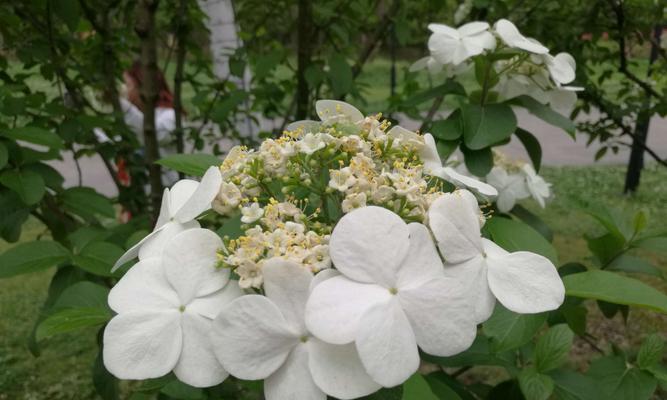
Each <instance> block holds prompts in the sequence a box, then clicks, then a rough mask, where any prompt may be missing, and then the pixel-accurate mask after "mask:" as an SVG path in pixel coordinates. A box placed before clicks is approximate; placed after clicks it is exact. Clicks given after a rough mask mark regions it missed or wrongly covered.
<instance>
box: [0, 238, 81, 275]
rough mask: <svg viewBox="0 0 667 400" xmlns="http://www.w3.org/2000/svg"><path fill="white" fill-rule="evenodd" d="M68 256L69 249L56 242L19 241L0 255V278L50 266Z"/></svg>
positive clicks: (64, 259)
mask: <svg viewBox="0 0 667 400" xmlns="http://www.w3.org/2000/svg"><path fill="white" fill-rule="evenodd" d="M69 257H70V254H69V251H68V250H67V249H66V248H64V247H63V246H62V245H61V244H60V243H57V242H53V241H50V240H36V241H34V242H27V243H21V244H19V245H16V246H14V247H12V248H10V249H9V250H7V251H5V252H4V253H2V254H1V255H0V278H8V277H11V276H16V275H20V274H27V273H30V272H36V271H41V270H43V269H47V268H51V267H53V266H55V265H57V264H60V263H62V262H64V261H66V260H67V259H69Z"/></svg>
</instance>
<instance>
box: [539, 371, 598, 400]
mask: <svg viewBox="0 0 667 400" xmlns="http://www.w3.org/2000/svg"><path fill="white" fill-rule="evenodd" d="M549 376H551V379H553V381H554V383H555V388H554V394H555V395H556V398H558V399H559V400H597V399H599V400H603V399H601V398H600V391H599V390H598V388H597V387H596V383H595V381H594V380H593V379H591V378H589V377H588V376H585V375H582V374H580V373H578V372H575V371H571V370H557V371H552V372H550V373H549Z"/></svg>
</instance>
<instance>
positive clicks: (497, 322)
mask: <svg viewBox="0 0 667 400" xmlns="http://www.w3.org/2000/svg"><path fill="white" fill-rule="evenodd" d="M546 319H547V315H546V314H545V313H542V314H517V313H514V312H512V311H510V310H508V309H506V308H505V307H503V306H502V305H501V304H500V303H496V308H495V309H494V311H493V315H491V318H489V319H488V321H486V322H485V323H484V325H483V330H484V334H485V335H486V336H488V337H489V338H491V339H492V348H493V350H494V351H496V352H502V351H506V350H511V349H516V348H518V347H521V346H522V345H524V344H526V343H528V342H529V341H530V339H532V338H533V336H535V333H537V331H538V330H539V329H540V328H541V327H542V325H544V322H545V321H546Z"/></svg>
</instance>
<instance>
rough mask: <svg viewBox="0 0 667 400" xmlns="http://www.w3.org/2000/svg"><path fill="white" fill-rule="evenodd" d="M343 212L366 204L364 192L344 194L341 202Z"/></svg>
mask: <svg viewBox="0 0 667 400" xmlns="http://www.w3.org/2000/svg"><path fill="white" fill-rule="evenodd" d="M341 206H342V209H343V212H344V213H348V212H350V211H352V210H354V209H357V208H361V207H365V206H366V193H350V194H348V195H347V196H345V199H344V200H343V203H342V204H341Z"/></svg>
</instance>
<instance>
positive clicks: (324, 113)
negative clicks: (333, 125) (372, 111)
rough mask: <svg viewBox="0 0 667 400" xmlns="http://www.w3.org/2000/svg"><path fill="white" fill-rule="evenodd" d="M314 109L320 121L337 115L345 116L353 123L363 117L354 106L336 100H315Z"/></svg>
mask: <svg viewBox="0 0 667 400" xmlns="http://www.w3.org/2000/svg"><path fill="white" fill-rule="evenodd" d="M315 111H317V116H318V117H320V119H321V120H322V121H326V120H327V119H331V118H332V117H335V116H337V115H343V116H345V117H347V119H348V120H349V122H352V123H355V122H359V121H361V120H363V119H364V114H362V113H361V111H359V110H357V109H356V108H355V107H354V106H352V105H350V104H347V103H346V102H344V101H338V100H318V101H316V102H315Z"/></svg>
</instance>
